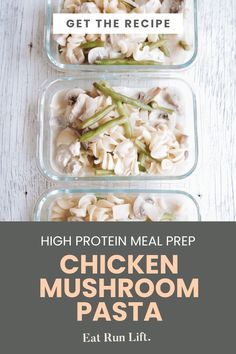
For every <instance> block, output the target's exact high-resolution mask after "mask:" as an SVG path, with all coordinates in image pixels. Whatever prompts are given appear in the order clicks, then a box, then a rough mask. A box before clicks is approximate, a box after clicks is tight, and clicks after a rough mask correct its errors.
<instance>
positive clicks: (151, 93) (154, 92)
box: [142, 87, 161, 104]
mask: <svg viewBox="0 0 236 354" xmlns="http://www.w3.org/2000/svg"><path fill="white" fill-rule="evenodd" d="M160 92H161V89H160V87H154V88H152V89H151V90H149V91H148V92H147V93H146V94H145V95H144V96H143V98H142V101H143V103H145V104H149V103H150V102H152V101H153V100H154V99H155V98H156V96H157V95H159V93H160Z"/></svg>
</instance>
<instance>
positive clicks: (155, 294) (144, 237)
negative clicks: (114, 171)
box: [0, 223, 236, 354]
mask: <svg viewBox="0 0 236 354" xmlns="http://www.w3.org/2000/svg"><path fill="white" fill-rule="evenodd" d="M0 227H1V238H0V242H1V244H0V246H1V248H0V250H1V257H0V260H1V275H2V276H1V315H0V321H1V341H0V352H1V353H7V354H12V353H16V352H20V353H25V354H31V353H34V354H38V353H40V354H41V353H57V354H65V353H67V354H72V353H82V354H87V353H88V354H92V353H93V352H94V353H103V354H106V353H107V354H108V353H111V352H112V353H114V354H116V353H117V354H118V353H119V354H120V352H121V351H124V352H127V351H133V352H135V353H137V354H139V353H140V354H141V353H143V352H144V351H145V352H146V353H152V352H155V353H161V354H170V353H173V352H175V353H182V354H189V353H191V354H195V353H196V354H199V353H214V354H222V353H233V352H235V349H236V348H235V334H234V332H235V324H234V322H235V315H236V311H235V299H236V285H235V250H236V235H235V223H160V224H158V223H148V224H147V223H99V224H98V223H94V224H93V223H88V224H85V223H66V224H62V223H60V224H59V223H58V224H57V223H54V224H53V223H41V224H38V223H9V224H7V223H2V224H1V225H0Z"/></svg>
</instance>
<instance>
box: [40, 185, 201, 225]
mask: <svg viewBox="0 0 236 354" xmlns="http://www.w3.org/2000/svg"><path fill="white" fill-rule="evenodd" d="M59 193H64V194H85V193H90V194H91V193H92V194H111V193H113V194H116V195H117V194H122V193H123V194H169V195H170V194H177V195H182V196H185V197H187V198H188V199H191V201H192V202H193V203H194V205H195V207H196V211H197V218H198V219H197V220H196V221H198V222H200V221H201V219H202V218H201V213H200V207H199V204H198V202H197V201H196V199H195V198H194V197H193V196H192V195H191V194H190V193H188V192H185V191H181V190H176V189H173V190H172V189H137V188H136V189H125V188H123V189H117V190H114V189H106V188H102V189H97V188H95V189H89V188H86V189H79V188H75V187H74V188H51V189H49V190H47V191H46V192H44V193H43V194H42V195H41V196H40V197H39V199H38V201H37V202H36V204H35V208H34V211H33V221H35V222H40V221H41V212H42V208H43V205H44V203H45V202H46V200H47V199H48V198H49V197H51V196H56V195H57V194H59Z"/></svg>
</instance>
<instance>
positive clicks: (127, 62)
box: [95, 58, 162, 65]
mask: <svg viewBox="0 0 236 354" xmlns="http://www.w3.org/2000/svg"><path fill="white" fill-rule="evenodd" d="M95 64H97V65H161V64H162V63H160V62H158V61H155V60H139V61H138V60H134V59H124V58H115V59H101V60H96V61H95Z"/></svg>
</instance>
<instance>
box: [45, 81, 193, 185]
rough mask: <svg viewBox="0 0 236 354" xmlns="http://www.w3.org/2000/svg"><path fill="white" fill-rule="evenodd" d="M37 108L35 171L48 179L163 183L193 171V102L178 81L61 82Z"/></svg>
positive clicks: (48, 89) (53, 85)
mask: <svg viewBox="0 0 236 354" xmlns="http://www.w3.org/2000/svg"><path fill="white" fill-rule="evenodd" d="M106 79H107V80H106ZM124 85H125V86H124ZM40 102H41V103H40V112H39V121H40V136H39V164H40V168H41V170H42V171H43V172H44V174H46V176H47V177H49V178H51V179H53V180H57V181H71V182H74V181H78V180H80V179H99V178H100V179H101V178H102V179H119V180H125V179H128V180H130V179H131V180H132V179H144V178H145V179H147V178H150V179H157V180H158V179H160V180H163V179H167V180H168V179H170V180H171V179H180V178H184V177H186V176H188V175H189V174H190V173H191V172H192V171H193V170H194V169H195V167H196V164H197V158H198V145H197V128H196V106H195V97H194V95H193V93H192V90H191V89H190V87H189V86H188V85H187V84H185V83H184V82H183V81H182V80H179V79H170V78H162V79H161V78H156V79H155V78H153V77H150V78H149V77H148V76H146V77H145V78H144V77H142V76H137V75H135V78H134V77H133V76H132V75H130V77H129V76H127V75H125V76H124V77H122V76H119V77H115V76H112V75H108V76H106V75H104V76H103V77H102V79H101V78H99V79H98V80H95V81H92V80H90V79H89V77H88V76H86V81H85V80H84V79H82V78H79V79H77V78H64V79H59V80H57V81H55V82H52V83H50V84H49V85H46V87H45V88H44V90H43V93H42V97H41V101H40Z"/></svg>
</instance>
